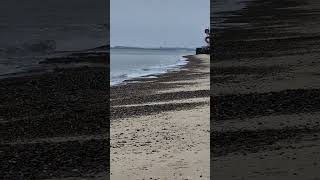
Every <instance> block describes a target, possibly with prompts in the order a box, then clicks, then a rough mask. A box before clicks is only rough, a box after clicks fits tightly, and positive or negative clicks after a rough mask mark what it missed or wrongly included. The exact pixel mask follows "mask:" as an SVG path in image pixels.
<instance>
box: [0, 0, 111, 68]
mask: <svg viewBox="0 0 320 180" xmlns="http://www.w3.org/2000/svg"><path fill="white" fill-rule="evenodd" d="M108 9H109V8H108V3H107V1H105V0H94V1H92V0H67V1H65V0H28V1H21V0H2V1H1V6H0V74H7V73H13V72H17V71H24V70H28V69H32V68H35V67H37V66H39V65H38V62H39V61H40V60H41V59H43V58H45V57H46V56H48V55H51V54H54V53H56V52H57V51H75V50H84V49H90V48H95V47H99V46H103V45H106V44H107V42H108V41H109V40H108V39H107V38H108V25H107V24H108V23H109V22H108V20H109V18H108V17H107V16H108V15H107V14H108V13H107V11H108Z"/></svg>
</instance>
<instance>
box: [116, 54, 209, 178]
mask: <svg viewBox="0 0 320 180" xmlns="http://www.w3.org/2000/svg"><path fill="white" fill-rule="evenodd" d="M209 60H210V58H209V56H207V55H200V56H189V60H188V61H189V62H188V64H187V65H185V66H184V67H183V68H182V70H180V71H173V72H169V73H167V74H163V75H159V76H158V78H151V79H150V78H147V79H134V80H131V82H132V81H134V82H135V83H131V82H130V81H128V83H127V84H125V85H121V86H115V87H112V88H111V118H112V119H111V132H110V133H111V154H110V159H111V179H114V180H117V179H119V180H126V179H128V180H129V179H130V180H135V179H137V180H138V179H139V180H142V179H209V156H210V155H209V129H210V126H209V123H210V121H209V85H210V80H209Z"/></svg>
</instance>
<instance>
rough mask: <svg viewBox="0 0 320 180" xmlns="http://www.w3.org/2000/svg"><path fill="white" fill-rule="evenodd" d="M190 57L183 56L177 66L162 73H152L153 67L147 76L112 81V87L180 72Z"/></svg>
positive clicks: (167, 67)
mask: <svg viewBox="0 0 320 180" xmlns="http://www.w3.org/2000/svg"><path fill="white" fill-rule="evenodd" d="M188 56H190V55H183V56H181V57H180V59H179V60H177V62H176V63H175V64H170V65H166V66H165V68H163V69H162V71H160V72H152V71H153V70H152V69H155V68H154V67H153V68H151V72H149V73H146V74H145V75H137V76H135V77H130V78H129V77H127V78H126V79H123V80H121V81H114V82H112V80H111V79H110V87H113V86H121V85H125V84H126V83H128V82H131V83H132V82H133V81H135V80H137V81H139V80H141V79H149V78H153V77H158V76H161V75H163V74H166V73H170V72H171V71H179V70H180V69H182V68H183V67H184V66H185V65H186V64H188V61H187V59H188V58H187V57H188ZM155 67H159V65H158V66H155ZM140 71H143V69H140ZM110 75H111V76H112V74H111V73H110ZM125 75H126V76H128V75H129V74H125Z"/></svg>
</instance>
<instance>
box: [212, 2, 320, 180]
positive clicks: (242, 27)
mask: <svg viewBox="0 0 320 180" xmlns="http://www.w3.org/2000/svg"><path fill="white" fill-rule="evenodd" d="M240 3H242V5H243V6H242V7H243V9H237V10H234V11H232V10H231V11H225V12H221V13H217V14H212V16H213V19H214V18H216V19H217V21H219V23H217V24H220V25H221V27H224V28H220V29H216V31H215V33H216V34H215V35H216V36H215V40H214V44H215V46H214V47H216V48H215V49H214V52H213V54H214V59H213V60H212V63H211V81H212V86H211V94H212V97H211V101H212V103H211V104H212V106H211V108H212V109H211V112H212V119H211V128H212V134H211V142H212V146H211V152H212V154H211V155H212V157H211V160H212V162H211V164H212V166H211V172H213V174H212V177H213V179H216V180H220V179H223V180H237V179H245V180H256V179H259V180H267V179H273V180H286V179H288V180H289V179H290V180H295V179H296V180H300V179H306V180H315V179H319V178H320V173H319V171H318V169H319V160H320V159H319V158H320V154H319V150H320V148H319V142H320V139H319V137H320V124H319V122H320V121H319V110H320V103H319V97H320V90H319V88H320V86H319V85H320V81H319V70H320V61H319V51H318V49H319V28H320V24H319V23H318V22H319V21H317V20H318V19H319V15H318V11H319V9H320V6H319V3H318V2H317V1H312V0H306V1H294V0H288V1H281V2H279V1H269V2H265V1H261V0H254V1H247V2H242V1H241V2H240ZM222 19H223V20H222ZM216 26H218V25H216Z"/></svg>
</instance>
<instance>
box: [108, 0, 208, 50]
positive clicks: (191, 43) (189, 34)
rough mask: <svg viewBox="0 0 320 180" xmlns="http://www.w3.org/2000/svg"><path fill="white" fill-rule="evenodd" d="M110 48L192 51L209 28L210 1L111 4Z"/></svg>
mask: <svg viewBox="0 0 320 180" xmlns="http://www.w3.org/2000/svg"><path fill="white" fill-rule="evenodd" d="M110 3H111V7H110V9H111V17H110V18H111V19H110V20H111V22H110V28H111V32H110V36H111V45H112V46H119V45H124V46H139V47H159V46H169V47H177V46H179V47H196V46H202V45H204V41H203V38H204V33H203V31H204V29H205V28H207V27H209V25H210V0H111V1H110Z"/></svg>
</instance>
